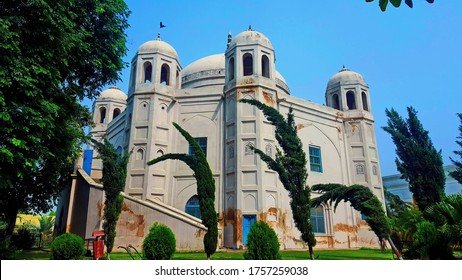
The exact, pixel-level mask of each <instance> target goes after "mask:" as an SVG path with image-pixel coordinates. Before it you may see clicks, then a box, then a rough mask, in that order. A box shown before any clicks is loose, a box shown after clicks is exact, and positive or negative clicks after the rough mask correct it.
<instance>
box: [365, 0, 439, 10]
mask: <svg viewBox="0 0 462 280" xmlns="http://www.w3.org/2000/svg"><path fill="white" fill-rule="evenodd" d="M373 1H374V0H366V2H373ZM426 1H427V2H428V3H430V4H432V3H433V2H435V0H426ZM388 2H390V3H391V4H392V5H393V6H395V7H396V8H398V7H399V6H401V2H402V0H379V6H380V9H381V10H382V12H385V10H386V9H387V6H388ZM404 3H406V5H407V6H408V7H409V8H412V7H414V3H413V2H412V0H404Z"/></svg>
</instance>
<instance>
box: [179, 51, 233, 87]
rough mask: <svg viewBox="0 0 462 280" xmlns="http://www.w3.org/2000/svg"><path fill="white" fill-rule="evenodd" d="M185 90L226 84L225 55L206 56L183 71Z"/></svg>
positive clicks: (182, 80)
mask: <svg viewBox="0 0 462 280" xmlns="http://www.w3.org/2000/svg"><path fill="white" fill-rule="evenodd" d="M181 76H182V78H181V82H182V87H183V88H198V87H205V86H214V85H224V84H225V55H224V54H222V53H221V54H214V55H210V56H206V57H204V58H201V59H199V60H196V61H194V62H193V63H191V64H189V65H188V66H186V67H185V68H184V69H183V71H181Z"/></svg>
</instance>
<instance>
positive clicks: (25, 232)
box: [11, 226, 36, 250]
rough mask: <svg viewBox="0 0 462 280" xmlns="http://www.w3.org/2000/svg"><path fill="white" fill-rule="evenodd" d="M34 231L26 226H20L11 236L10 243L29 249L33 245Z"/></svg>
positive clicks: (19, 247)
mask: <svg viewBox="0 0 462 280" xmlns="http://www.w3.org/2000/svg"><path fill="white" fill-rule="evenodd" d="M35 236H36V234H35V231H34V230H33V229H32V228H31V227H28V226H21V227H20V228H19V229H18V232H16V233H14V234H13V235H12V236H11V243H12V244H13V246H14V247H16V248H18V249H22V250H29V249H31V248H32V246H34V245H35Z"/></svg>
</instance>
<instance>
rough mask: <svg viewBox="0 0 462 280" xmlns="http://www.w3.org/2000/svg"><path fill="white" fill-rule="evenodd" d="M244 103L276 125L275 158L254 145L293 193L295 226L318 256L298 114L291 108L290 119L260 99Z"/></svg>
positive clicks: (286, 187) (311, 250)
mask: <svg viewBox="0 0 462 280" xmlns="http://www.w3.org/2000/svg"><path fill="white" fill-rule="evenodd" d="M240 102H242V103H247V104H250V105H253V106H256V107H257V108H258V109H260V110H261V111H262V112H263V114H264V115H265V117H266V118H267V119H268V121H270V122H271V123H272V124H273V125H274V126H275V127H276V131H275V137H276V140H277V141H278V144H279V146H280V147H281V149H282V151H281V150H280V149H279V148H276V157H275V159H273V158H271V157H270V156H268V155H267V154H266V153H264V152H263V151H261V150H260V149H257V148H255V147H250V148H251V149H253V150H254V151H255V153H257V154H258V155H259V156H260V158H261V159H262V160H263V161H264V162H266V164H267V165H268V168H270V169H271V170H274V171H276V172H277V173H278V175H279V179H280V181H281V183H282V185H283V186H284V188H285V189H286V190H287V191H288V192H289V197H290V198H291V200H290V207H291V209H292V215H293V218H294V222H295V226H296V227H297V229H298V230H299V231H300V232H301V237H302V240H303V241H304V242H306V243H307V245H308V248H309V251H310V257H311V259H314V253H313V247H314V246H315V245H316V239H315V238H314V234H313V232H312V225H311V222H310V216H311V215H310V213H311V206H310V196H311V189H310V187H309V186H307V185H306V179H307V177H308V172H307V171H306V165H307V160H306V154H305V151H304V150H303V145H302V142H301V140H300V138H298V136H297V128H296V126H295V120H294V114H293V113H292V108H290V109H289V113H288V114H287V120H285V119H284V117H283V116H282V115H281V114H280V113H279V112H278V111H277V110H276V109H274V108H272V107H269V106H267V105H265V104H263V103H261V102H259V101H258V100H254V99H241V100H240Z"/></svg>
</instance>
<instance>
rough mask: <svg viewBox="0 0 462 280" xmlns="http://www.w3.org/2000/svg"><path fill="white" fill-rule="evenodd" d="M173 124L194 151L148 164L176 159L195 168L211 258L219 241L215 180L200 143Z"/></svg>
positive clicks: (155, 160) (168, 155) (205, 242)
mask: <svg viewBox="0 0 462 280" xmlns="http://www.w3.org/2000/svg"><path fill="white" fill-rule="evenodd" d="M173 126H175V128H176V129H178V131H179V132H180V133H181V135H183V137H184V138H185V139H186V140H187V141H188V143H189V145H190V147H191V151H192V153H191V154H190V155H187V154H165V155H162V156H160V157H158V158H156V159H153V160H151V161H149V162H148V163H147V164H148V165H153V164H156V163H158V162H161V161H164V160H167V159H174V160H181V161H183V162H184V163H186V164H187V165H188V166H189V168H191V169H192V170H193V172H194V174H193V175H194V178H196V181H197V196H198V197H199V208H200V211H201V219H202V224H203V225H204V226H205V227H207V233H206V234H205V236H204V250H205V253H206V254H207V258H210V256H211V255H213V254H214V253H215V251H216V249H217V243H218V218H217V213H216V211H215V180H214V179H213V176H212V170H211V169H210V166H209V164H208V162H207V158H206V156H205V154H204V151H202V148H201V147H200V146H199V143H197V141H196V140H194V138H193V137H192V136H191V135H190V134H189V133H188V132H187V131H185V130H184V129H183V128H181V127H180V126H179V125H178V124H177V123H173Z"/></svg>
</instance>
